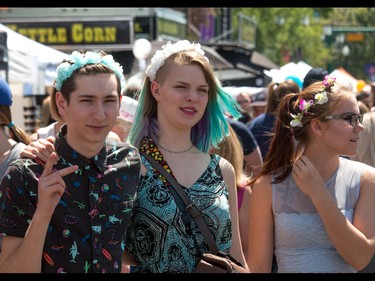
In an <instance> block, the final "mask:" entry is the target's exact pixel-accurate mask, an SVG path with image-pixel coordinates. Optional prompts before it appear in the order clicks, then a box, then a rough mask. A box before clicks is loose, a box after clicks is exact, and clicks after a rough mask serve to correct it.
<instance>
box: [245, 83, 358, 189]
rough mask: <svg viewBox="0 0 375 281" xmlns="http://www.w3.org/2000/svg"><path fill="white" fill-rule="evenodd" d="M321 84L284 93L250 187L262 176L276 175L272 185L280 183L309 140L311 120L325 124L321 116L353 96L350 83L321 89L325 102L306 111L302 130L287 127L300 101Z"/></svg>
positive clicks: (319, 89) (328, 113) (319, 88)
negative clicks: (257, 170) (317, 120)
mask: <svg viewBox="0 0 375 281" xmlns="http://www.w3.org/2000/svg"><path fill="white" fill-rule="evenodd" d="M322 87H323V86H322V82H315V83H313V84H311V85H310V86H309V87H307V88H306V89H304V90H303V91H302V92H301V93H299V94H294V93H291V94H287V95H286V96H284V98H283V99H282V100H281V101H280V103H279V105H278V107H277V109H276V115H277V120H276V123H275V127H274V129H275V133H274V136H273V137H272V141H271V145H270V149H269V151H268V154H267V156H266V158H265V160H264V163H263V166H262V170H261V172H260V173H259V175H258V176H257V177H254V178H253V179H252V180H251V183H250V184H251V185H253V184H254V183H255V181H256V180H257V179H258V178H259V177H261V176H264V175H269V174H277V175H276V176H275V180H274V183H279V182H282V181H283V180H284V179H285V178H286V177H287V176H288V175H289V173H290V172H291V170H292V167H293V164H294V162H295V160H296V157H297V156H298V155H299V154H300V153H301V152H303V149H304V147H305V145H306V143H307V142H308V140H309V134H308V131H309V130H308V128H309V126H310V123H311V120H313V119H319V120H321V121H322V122H325V120H324V116H325V115H330V114H331V113H332V111H333V110H335V108H337V106H338V104H339V102H340V101H342V100H343V98H345V97H346V96H348V95H354V93H353V90H352V87H351V85H350V84H348V85H347V84H340V83H338V82H335V84H334V86H332V87H331V88H329V89H325V91H326V92H327V96H328V101H327V102H326V103H324V104H317V105H316V106H313V107H311V108H310V109H309V110H308V114H305V115H304V116H303V118H302V120H301V121H302V127H298V126H297V127H292V126H290V121H291V120H292V117H291V113H292V114H295V115H296V114H298V113H300V112H301V110H300V109H299V104H300V100H305V101H309V100H313V101H314V100H315V95H316V94H317V93H321V92H322Z"/></svg>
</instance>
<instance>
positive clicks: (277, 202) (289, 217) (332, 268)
mask: <svg viewBox="0 0 375 281" xmlns="http://www.w3.org/2000/svg"><path fill="white" fill-rule="evenodd" d="M362 169H363V163H360V162H356V161H352V160H348V159H345V158H340V164H339V167H338V169H337V171H336V172H335V173H334V174H333V175H332V177H331V178H330V179H329V180H328V181H327V182H326V186H327V188H328V190H329V192H330V193H331V194H332V196H333V197H334V198H335V199H336V202H337V207H338V208H339V209H340V210H341V212H342V213H343V214H344V215H345V216H346V218H347V219H348V220H349V221H351V222H352V220H353V213H354V207H355V205H356V203H357V201H358V197H359V190H360V177H361V172H362ZM272 193H273V202H272V204H273V213H274V218H275V256H276V259H277V265H278V272H280V273H281V272H295V273H297V272H298V273H310V272H322V273H323V272H324V273H328V272H331V273H336V272H356V270H355V269H354V268H353V267H351V266H350V265H349V264H348V263H347V262H346V261H345V260H344V259H343V258H342V257H341V256H340V255H339V253H338V252H337V251H336V249H335V248H334V246H333V244H332V243H331V241H330V240H329V238H328V236H327V233H326V231H325V228H324V225H323V222H322V220H321V219H320V217H319V215H318V213H317V212H316V209H315V207H314V205H313V204H312V202H311V200H310V199H309V198H308V196H306V195H305V194H304V193H303V192H302V191H300V189H299V188H298V187H297V186H296V184H295V182H294V181H293V179H292V176H291V174H290V175H289V177H288V178H287V179H285V180H284V181H283V182H282V183H279V184H273V185H272Z"/></svg>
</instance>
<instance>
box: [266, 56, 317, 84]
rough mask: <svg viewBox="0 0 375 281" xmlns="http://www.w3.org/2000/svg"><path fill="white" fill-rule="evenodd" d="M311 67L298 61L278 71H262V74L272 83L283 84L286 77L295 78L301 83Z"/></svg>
mask: <svg viewBox="0 0 375 281" xmlns="http://www.w3.org/2000/svg"><path fill="white" fill-rule="evenodd" d="M311 68H312V66H310V65H308V64H307V63H305V62H304V61H299V62H298V63H294V62H289V63H287V64H285V65H283V66H282V67H280V69H276V68H275V69H271V70H269V71H268V70H264V73H265V74H266V75H267V76H269V77H271V78H272V81H274V82H278V83H280V82H283V81H285V80H286V78H287V77H296V78H298V79H299V80H300V82H301V83H303V80H304V78H305V76H306V74H307V72H309V70H310V69H311Z"/></svg>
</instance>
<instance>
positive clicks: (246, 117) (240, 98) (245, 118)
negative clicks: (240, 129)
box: [236, 92, 252, 125]
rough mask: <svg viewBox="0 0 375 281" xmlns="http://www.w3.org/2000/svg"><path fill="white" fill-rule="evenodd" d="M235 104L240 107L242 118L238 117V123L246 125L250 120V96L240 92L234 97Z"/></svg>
mask: <svg viewBox="0 0 375 281" xmlns="http://www.w3.org/2000/svg"><path fill="white" fill-rule="evenodd" d="M236 101H237V103H238V104H239V105H240V106H241V109H242V116H240V117H238V119H237V120H238V121H240V122H242V123H244V124H245V125H246V124H248V123H249V122H250V121H251V119H252V108H251V106H250V105H251V94H250V93H248V92H241V93H239V94H238V95H237V97H236Z"/></svg>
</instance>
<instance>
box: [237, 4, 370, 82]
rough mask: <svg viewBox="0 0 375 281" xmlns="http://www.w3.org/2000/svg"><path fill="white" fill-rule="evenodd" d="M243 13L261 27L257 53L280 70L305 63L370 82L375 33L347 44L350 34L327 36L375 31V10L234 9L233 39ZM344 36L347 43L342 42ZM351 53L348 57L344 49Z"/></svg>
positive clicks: (367, 33) (368, 33) (257, 36)
mask: <svg viewBox="0 0 375 281" xmlns="http://www.w3.org/2000/svg"><path fill="white" fill-rule="evenodd" d="M239 13H242V14H244V15H246V16H249V17H251V18H252V19H253V20H254V21H255V22H256V24H257V32H256V46H255V50H257V51H258V52H261V53H263V54H265V55H266V56H267V57H269V58H270V59H271V60H272V61H274V62H275V63H276V64H278V65H279V66H283V65H284V64H286V63H287V62H288V61H289V60H290V61H294V62H298V61H299V60H303V61H305V62H306V63H308V64H309V65H312V66H321V67H325V68H327V69H328V70H333V69H335V68H338V67H344V68H345V69H346V70H347V71H348V72H349V73H351V74H352V75H353V76H354V77H356V78H357V79H364V80H367V82H370V81H369V78H368V76H367V74H366V72H365V66H366V64H368V63H375V58H374V56H373V52H372V48H373V47H372V46H374V45H375V32H364V33H363V34H364V38H365V39H364V41H363V42H351V41H347V39H346V38H347V37H346V35H347V33H343V34H342V35H340V33H338V32H334V33H333V34H332V36H331V37H328V36H325V35H324V32H323V31H324V29H325V27H329V26H331V27H348V28H353V27H354V28H359V27H374V26H375V8H352V7H351V8H247V7H244V8H232V19H233V30H234V36H233V39H234V40H236V38H237V36H238V34H237V32H238V21H237V16H238V14H239ZM339 36H341V37H342V36H344V37H343V38H344V39H345V40H344V41H343V42H340V41H339V40H338V38H339ZM344 45H347V46H348V47H349V50H350V53H349V55H348V56H344V55H343V53H342V47H343V46H344Z"/></svg>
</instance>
